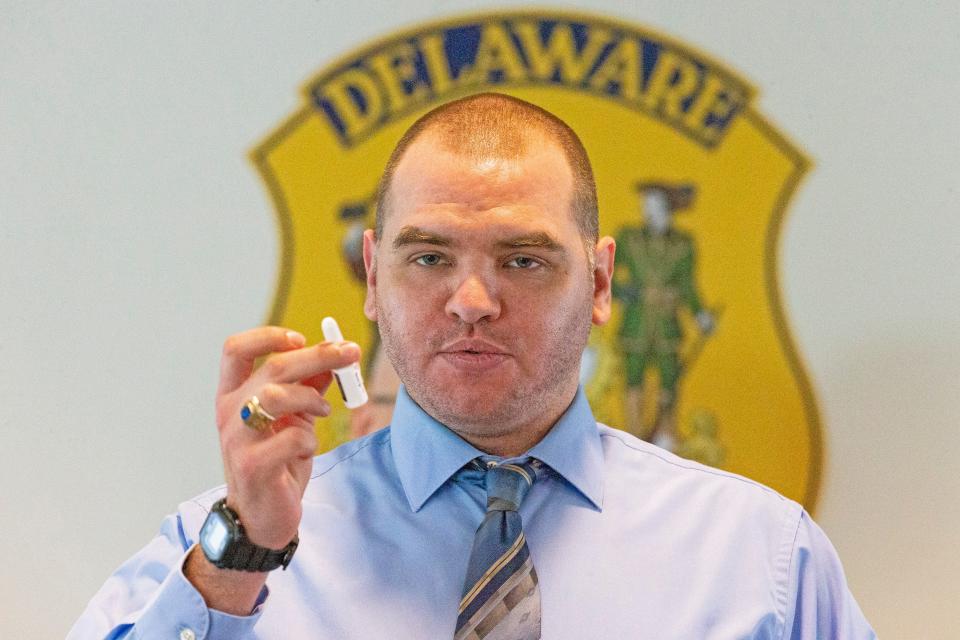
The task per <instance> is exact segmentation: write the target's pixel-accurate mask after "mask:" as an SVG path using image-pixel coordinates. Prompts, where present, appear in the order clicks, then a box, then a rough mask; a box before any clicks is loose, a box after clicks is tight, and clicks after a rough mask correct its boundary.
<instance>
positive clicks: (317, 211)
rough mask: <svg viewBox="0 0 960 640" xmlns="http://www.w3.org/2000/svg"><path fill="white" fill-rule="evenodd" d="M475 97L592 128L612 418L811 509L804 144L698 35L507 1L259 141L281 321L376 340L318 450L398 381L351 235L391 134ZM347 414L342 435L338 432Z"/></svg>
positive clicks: (404, 38) (436, 33) (376, 64)
mask: <svg viewBox="0 0 960 640" xmlns="http://www.w3.org/2000/svg"><path fill="white" fill-rule="evenodd" d="M480 91H498V92H501V93H508V94H511V95H514V96H517V97H519V98H522V99H524V100H527V101H530V102H533V103H535V104H538V105H541V106H543V107H544V108H546V109H548V110H549V111H551V112H553V113H555V114H556V115H558V116H559V117H560V118H562V119H563V120H565V121H566V122H567V123H569V124H570V125H571V126H572V127H573V129H574V130H575V131H577V133H578V134H579V135H580V137H581V139H582V140H583V142H584V145H585V146H586V148H587V151H588V153H589V154H590V158H591V160H592V162H593V165H594V171H595V174H596V180H597V190H598V195H599V201H600V224H601V233H602V234H605V235H612V236H615V237H616V238H617V239H618V249H617V262H618V266H617V270H616V273H615V284H616V288H615V292H614V293H615V303H616V304H615V307H616V310H615V315H614V318H613V320H612V321H611V322H610V323H609V324H608V325H607V326H605V327H602V328H595V329H594V333H593V336H592V338H591V343H590V347H589V348H588V350H587V353H586V354H585V357H584V361H583V368H582V372H581V377H582V381H583V383H584V385H585V388H586V389H587V393H588V395H589V397H590V398H591V401H592V405H593V407H594V411H595V413H596V415H597V418H598V419H599V420H601V421H603V422H607V423H609V424H612V425H616V426H620V427H623V428H627V429H628V430H630V431H633V432H635V433H637V434H638V435H640V436H641V437H646V438H648V439H652V440H654V441H655V442H658V443H660V444H662V445H664V446H667V447H669V448H672V449H674V450H675V451H677V452H678V453H680V454H681V455H685V456H687V457H692V458H696V459H699V460H701V461H704V462H706V463H708V464H712V465H715V466H718V467H722V468H724V469H727V470H730V471H733V472H736V473H740V474H743V475H746V476H749V477H751V478H754V479H756V480H758V481H760V482H762V483H764V484H766V485H769V486H771V487H773V488H775V489H777V490H778V491H780V492H781V493H783V494H784V495H786V496H788V497H791V498H793V499H795V500H797V501H799V502H801V503H803V504H804V505H805V506H806V507H807V508H808V509H811V510H812V508H813V506H814V504H815V501H816V497H817V491H818V488H819V479H820V468H821V457H822V455H823V454H822V447H821V436H820V425H819V419H818V414H817V409H816V405H815V402H814V398H813V394H812V391H811V388H810V385H809V383H808V381H807V378H806V376H805V374H804V371H803V368H802V366H801V362H800V358H799V356H798V354H797V352H796V350H795V348H794V346H793V343H792V341H791V338H790V335H789V332H788V327H787V323H786V318H785V315H784V310H783V306H782V303H781V297H780V290H779V284H778V272H777V247H778V241H779V237H780V229H781V225H782V222H783V217H784V214H785V211H786V208H787V204H788V202H789V201H790V198H791V196H792V195H793V193H794V191H795V190H796V188H797V185H798V183H799V182H800V180H801V178H802V177H803V175H804V173H805V172H806V170H807V168H808V162H807V161H806V160H805V158H804V156H803V154H802V153H801V152H800V151H799V150H798V149H797V148H796V147H795V146H793V145H792V144H791V143H790V142H789V141H788V140H787V139H786V138H785V137H784V136H783V135H782V134H780V133H778V132H777V131H776V130H775V129H774V128H773V127H772V126H771V125H770V124H769V123H768V122H767V121H766V120H765V119H764V118H763V117H762V116H761V115H760V114H759V113H758V112H757V111H756V110H755V109H754V108H753V107H752V106H751V100H752V99H753V96H754V91H753V89H752V88H751V87H750V85H749V84H748V83H747V82H745V81H744V80H742V79H741V78H739V77H738V76H737V75H736V74H734V73H733V72H731V71H730V70H728V69H726V68H725V67H724V66H723V65H722V64H720V63H718V62H716V61H715V60H713V59H711V58H709V57H707V56H705V55H703V54H702V53H700V52H698V51H696V50H695V49H693V48H691V47H690V46H688V45H685V44H683V43H680V42H678V41H676V40H673V39H671V38H668V37H666V36H664V35H662V34H659V33H656V32H654V31H651V30H649V29H646V28H643V27H639V26H636V25H632V24H627V23H623V22H618V21H613V20H609V19H606V18H600V17H595V16H590V15H584V14H570V13H564V12H547V11H542V10H541V11H534V12H527V11H516V12H498V13H492V14H485V15H479V16H468V17H463V18H459V19H451V20H447V21H444V22H438V23H432V24H427V25H423V26H420V27H416V28H413V29H409V30H406V31H402V32H398V33H396V34H393V35H391V36H389V37H388V38H385V39H382V40H380V41H378V42H375V43H373V44H370V45H368V46H364V47H362V48H360V49H357V50H356V51H354V52H352V53H350V54H348V55H346V56H344V57H343V58H341V59H340V60H339V61H337V62H335V63H334V64H332V65H330V66H329V67H328V68H327V69H325V70H324V71H323V72H321V73H320V74H319V75H317V76H316V77H315V78H313V79H312V80H311V81H310V82H308V83H307V84H306V86H305V87H304V91H303V94H304V98H305V103H304V105H303V106H302V108H301V109H300V110H299V111H297V112H296V113H295V114H294V115H292V116H291V117H290V118H289V119H288V120H287V121H286V122H284V123H283V124H282V125H281V126H280V127H279V128H278V129H277V130H276V131H275V132H274V133H273V134H272V135H270V136H269V137H268V138H267V139H266V140H265V141H264V142H263V143H262V144H261V145H260V146H258V147H257V148H256V149H255V150H254V151H253V153H252V157H253V160H254V162H255V164H256V166H257V168H258V170H259V172H260V174H261V175H262V177H263V179H264V181H265V183H266V185H267V187H268V189H269V192H270V195H271V197H272V199H273V202H274V204H275V206H276V210H277V219H278V222H279V227H280V231H281V243H282V252H281V256H282V257H281V265H280V275H279V281H278V283H277V290H276V296H275V300H274V305H273V309H272V311H271V313H270V319H269V321H270V322H271V323H273V324H280V325H283V326H288V327H292V328H295V329H297V330H299V331H302V332H303V333H304V334H306V335H307V336H308V339H310V340H311V341H318V340H322V336H321V333H320V319H321V318H322V317H323V316H326V315H332V316H335V317H336V318H337V319H338V320H339V322H340V325H341V327H342V328H343V331H344V334H345V335H346V336H347V337H348V338H350V339H353V340H356V341H357V342H359V343H360V344H361V346H363V347H364V349H365V350H366V351H367V352H368V354H369V357H368V358H367V361H366V363H365V365H366V367H367V371H366V375H367V381H368V386H370V391H371V396H372V398H373V402H372V403H371V406H370V408H369V409H368V410H366V413H363V414H361V415H362V420H366V423H364V424H361V425H360V427H358V425H357V416H356V415H355V416H349V415H348V414H347V412H346V410H345V409H343V407H342V405H336V408H335V413H334V416H333V417H332V419H331V420H329V421H325V423H324V424H323V425H322V426H321V428H319V429H318V433H319V434H320V436H321V441H322V442H323V445H322V448H325V449H326V448H330V447H332V446H334V445H336V444H338V443H339V442H341V441H343V440H344V439H346V438H347V437H349V435H350V433H351V421H352V422H353V425H352V428H353V431H354V432H356V431H358V430H359V431H363V430H366V429H368V428H369V427H370V426H382V425H383V424H386V422H385V420H386V419H388V414H384V413H382V412H381V413H377V411H378V409H377V407H378V406H379V407H380V408H381V409H382V408H383V407H386V408H387V411H388V410H389V406H390V401H391V398H392V394H393V393H394V392H395V390H396V379H395V378H394V377H393V376H392V375H391V373H392V372H390V371H389V370H388V369H389V365H387V364H386V363H385V362H384V361H382V360H381V359H380V358H378V357H377V355H378V352H377V349H376V344H377V335H376V329H375V327H373V326H371V325H370V324H369V322H368V321H367V320H366V318H365V317H364V316H363V312H362V302H363V296H364V287H363V280H362V277H363V267H362V261H361V259H360V256H359V254H358V252H357V249H358V235H359V233H360V231H361V230H362V229H363V228H364V227H365V226H369V225H370V223H371V222H372V219H373V214H374V211H373V203H372V196H373V193H374V190H375V187H376V184H377V180H378V179H379V176H380V173H381V171H382V169H383V166H384V165H385V163H386V160H387V157H388V156H389V154H390V152H391V150H392V148H393V146H394V144H395V143H396V141H397V140H398V139H399V137H400V136H401V135H402V133H403V132H404V131H405V130H406V128H407V127H408V126H409V125H410V124H412V123H413V121H414V120H415V119H416V118H418V117H419V116H420V115H422V114H423V113H425V112H426V111H428V110H430V109H431V108H433V107H435V106H437V105H438V104H441V103H443V102H447V101H449V100H452V99H455V98H457V97H460V96H463V95H467V94H470V93H476V92H480ZM331 426H332V428H331Z"/></svg>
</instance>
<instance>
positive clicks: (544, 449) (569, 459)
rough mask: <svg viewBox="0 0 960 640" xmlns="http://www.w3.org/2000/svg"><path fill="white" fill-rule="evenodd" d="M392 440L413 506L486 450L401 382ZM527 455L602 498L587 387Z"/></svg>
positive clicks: (597, 499) (598, 452)
mask: <svg viewBox="0 0 960 640" xmlns="http://www.w3.org/2000/svg"><path fill="white" fill-rule="evenodd" d="M390 441H391V447H392V449H393V460H394V464H396V467H397V474H398V475H399V476H400V482H401V484H402V485H403V490H404V493H406V496H407V501H408V502H409V503H410V508H411V509H412V510H413V511H419V510H420V508H421V507H422V506H423V505H424V503H425V502H426V501H427V500H428V499H429V498H430V496H432V495H433V494H434V493H435V492H436V490H437V489H439V488H440V486H441V485H443V483H445V482H446V481H447V480H448V479H449V478H450V477H451V476H452V475H453V474H454V473H456V472H457V471H459V470H460V469H461V468H462V467H463V466H464V465H465V464H467V463H468V462H470V461H471V460H473V459H474V458H478V457H480V456H482V455H484V453H483V452H482V451H480V450H479V449H477V448H476V447H474V446H473V445H471V444H470V443H469V442H467V441H466V440H464V439H463V438H461V437H460V436H458V435H457V434H456V433H454V432H453V431H451V430H450V429H448V428H447V427H445V426H444V425H443V424H441V423H440V422H438V421H437V420H435V419H434V418H432V417H431V416H430V415H429V414H427V412H426V411H424V410H423V409H422V408H420V406H419V405H418V404H417V403H416V402H414V401H413V399H412V398H411V397H410V396H409V395H408V394H407V391H406V389H405V388H404V387H403V386H402V385H401V387H400V389H399V391H398V392H397V402H396V404H395V405H394V409H393V419H392V420H391V425H390ZM526 455H529V456H531V457H534V458H536V459H538V460H541V461H542V462H543V463H544V464H546V465H547V466H549V467H550V468H551V469H553V470H554V471H556V472H557V473H558V474H560V475H561V476H562V477H563V478H564V479H565V480H566V481H567V482H569V483H570V484H571V485H573V486H574V487H575V488H576V489H577V491H579V492H580V493H582V494H583V495H584V497H586V498H587V499H588V500H589V501H590V502H591V503H592V504H593V506H594V507H596V508H597V509H600V508H601V506H602V503H603V451H602V446H601V443H600V433H599V431H598V430H597V423H596V420H595V419H594V417H593V412H592V411H591V410H590V405H589V403H588V402H587V397H586V395H585V394H584V393H583V388H579V389H578V390H577V394H576V396H575V397H574V399H573V402H572V403H570V406H569V407H568V408H567V410H566V411H565V412H564V414H563V415H562V416H560V419H559V420H558V421H557V423H556V424H555V425H553V428H552V429H551V430H550V431H549V433H547V435H546V437H544V438H543V440H541V441H540V442H538V443H537V444H536V445H535V446H534V447H533V448H532V449H531V450H530V451H529V452H527V454H526Z"/></svg>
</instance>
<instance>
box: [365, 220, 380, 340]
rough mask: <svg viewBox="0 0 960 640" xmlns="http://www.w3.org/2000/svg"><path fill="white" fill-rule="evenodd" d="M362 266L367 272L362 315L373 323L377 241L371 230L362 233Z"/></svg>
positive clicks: (375, 316)
mask: <svg viewBox="0 0 960 640" xmlns="http://www.w3.org/2000/svg"><path fill="white" fill-rule="evenodd" d="M363 266H364V267H365V268H366V270H367V297H366V299H365V300H364V301H363V313H364V314H365V315H366V316H367V318H368V319H370V320H372V321H373V322H376V321H377V239H376V236H375V235H374V232H373V229H367V230H366V231H364V232H363Z"/></svg>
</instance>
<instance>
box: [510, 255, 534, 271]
mask: <svg viewBox="0 0 960 640" xmlns="http://www.w3.org/2000/svg"><path fill="white" fill-rule="evenodd" d="M507 266H508V267H518V268H520V269H534V268H536V267H539V266H540V263H539V262H537V261H536V260H534V259H533V258H529V257H527V256H517V257H516V258H513V259H512V260H510V261H509V262H508V263H507Z"/></svg>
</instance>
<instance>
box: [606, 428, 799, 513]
mask: <svg viewBox="0 0 960 640" xmlns="http://www.w3.org/2000/svg"><path fill="white" fill-rule="evenodd" d="M597 431H598V433H599V435H600V438H601V441H603V442H605V443H614V445H615V446H617V447H620V448H621V452H622V453H623V454H624V455H625V456H626V457H627V458H628V463H633V462H636V463H637V464H641V463H643V464H654V465H658V466H661V467H662V468H663V469H664V470H665V471H668V472H670V473H673V474H681V475H685V476H687V477H689V478H691V479H696V480H701V481H702V482H706V483H714V484H717V485H720V486H726V487H727V488H730V489H741V490H744V491H746V492H749V493H754V494H756V497H757V498H758V499H765V500H768V501H770V502H772V503H781V506H782V507H784V508H786V509H787V510H788V511H790V512H794V513H795V515H796V517H797V518H799V517H801V515H802V513H805V510H804V508H803V506H802V505H800V504H799V503H797V502H796V501H794V500H791V499H790V498H787V497H786V496H784V495H782V494H780V493H779V492H777V491H776V490H774V489H771V488H770V487H768V486H766V485H764V484H761V483H759V482H757V481H755V480H751V479H750V478H746V477H744V476H741V475H738V474H736V473H732V472H730V471H723V470H721V469H717V468H714V467H710V466H707V465H705V464H701V463H699V462H695V461H693V460H688V459H686V458H681V457H680V456H678V455H676V454H675V453H671V452H670V451H667V450H666V449H661V448H660V447H657V446H656V445H653V444H650V443H649V442H646V441H644V440H641V439H640V438H637V437H636V436H634V435H633V434H630V433H627V432H626V431H622V430H620V429H615V428H613V427H610V426H608V425H605V424H603V423H602V422H598V423H597Z"/></svg>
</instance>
